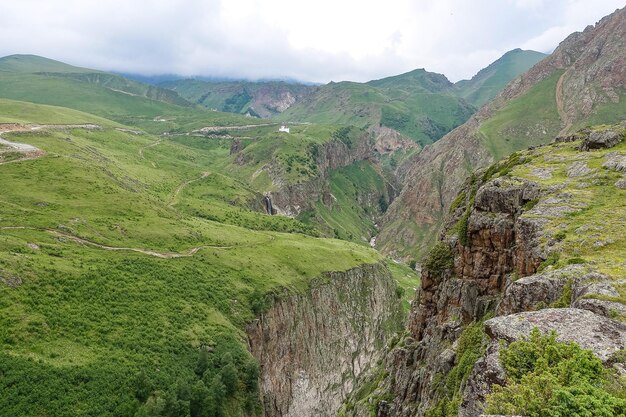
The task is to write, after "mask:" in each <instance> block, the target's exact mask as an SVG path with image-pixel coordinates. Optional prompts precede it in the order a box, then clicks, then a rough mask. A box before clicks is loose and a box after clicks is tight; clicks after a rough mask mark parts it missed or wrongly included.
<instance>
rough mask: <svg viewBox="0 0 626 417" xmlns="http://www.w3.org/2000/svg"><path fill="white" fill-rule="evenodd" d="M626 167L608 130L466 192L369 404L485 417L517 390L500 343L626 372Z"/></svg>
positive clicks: (563, 143)
mask: <svg viewBox="0 0 626 417" xmlns="http://www.w3.org/2000/svg"><path fill="white" fill-rule="evenodd" d="M625 162H626V131H625V129H624V125H621V126H613V127H608V128H607V127H601V128H595V129H586V130H583V131H581V132H578V133H576V134H574V135H571V136H569V137H567V138H560V139H559V141H558V142H557V143H555V144H553V145H549V146H543V147H538V148H533V149H530V150H528V151H525V152H520V153H515V154H513V155H512V156H511V157H510V158H509V159H507V160H505V161H502V162H500V163H498V164H495V165H492V166H491V167H490V168H489V169H487V170H483V171H480V172H478V173H477V174H476V175H474V176H472V177H471V178H470V179H469V180H467V181H466V183H465V186H464V187H463V191H462V192H461V193H460V194H459V195H458V196H457V198H456V200H455V201H454V204H453V205H452V208H451V211H450V214H449V216H448V218H447V221H446V223H445V224H446V229H445V230H446V231H445V232H444V233H443V235H442V238H441V240H440V242H439V243H438V244H437V245H436V246H435V247H434V248H433V250H432V251H431V252H430V253H429V255H428V256H427V257H426V259H425V261H424V264H423V273H422V284H421V288H420V289H419V290H418V292H417V296H416V299H415V301H414V303H413V306H412V311H411V316H410V318H409V322H408V326H407V327H408V328H407V330H408V335H407V337H406V338H405V339H404V340H403V341H402V342H401V343H399V344H398V345H397V346H396V347H395V348H394V349H393V350H392V351H391V352H390V353H389V354H388V355H387V358H386V360H385V365H384V368H385V372H384V374H385V375H386V377H385V378H384V379H383V380H381V381H378V382H377V388H376V390H375V391H374V394H373V395H371V396H370V397H369V398H376V399H378V400H377V403H376V407H375V411H376V413H377V415H378V416H379V417H382V416H407V417H408V416H415V415H418V416H423V415H428V416H434V415H437V416H452V415H455V416H456V415H457V413H458V415H460V416H465V417H476V416H479V415H480V414H481V413H482V411H483V409H484V407H485V401H486V399H487V398H488V396H489V393H490V392H491V390H492V387H493V386H494V384H496V385H506V384H507V381H508V379H507V375H506V372H505V370H504V368H503V366H502V365H501V363H500V360H499V351H500V349H501V348H502V344H501V343H502V342H504V343H510V342H513V341H516V340H521V339H523V338H524V337H527V336H528V335H529V334H530V332H531V330H532V329H533V328H538V329H539V330H540V331H542V332H543V333H547V332H550V331H555V332H556V333H557V339H558V340H561V341H567V342H575V343H577V344H578V345H580V346H581V347H582V348H584V349H590V350H591V351H592V352H593V354H594V355H595V356H596V357H597V358H599V359H600V360H601V361H602V362H603V363H604V364H605V366H607V367H614V368H615V367H616V369H619V370H621V369H623V367H624V364H623V361H624V359H623V358H622V357H621V356H620V352H621V351H622V350H623V349H624V348H625V347H626V325H625V324H624V317H626V315H625V314H624V313H626V307H625V304H624V300H625V298H624V280H623V277H624V274H625V273H626V264H624V259H626V249H625V248H626V233H625V232H626V230H625V228H626V226H625V225H624V220H625V219H626V206H625V205H624V202H625V201H626V198H625V197H626V194H624V193H625V192H626V191H625V190H624V188H626V187H624V186H623V182H624V178H625V177H624V175H626V174H624V173H625V172H626V168H625V167H626V165H624V164H623V163H625ZM607 219H610V220H609V222H607ZM347 409H348V407H345V408H344V411H347ZM349 409H350V411H349V412H346V414H347V415H366V413H365V412H364V410H365V409H366V407H359V404H358V403H357V406H356V407H355V406H354V403H352V405H351V407H349Z"/></svg>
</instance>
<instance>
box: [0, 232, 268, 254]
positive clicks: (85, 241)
mask: <svg viewBox="0 0 626 417" xmlns="http://www.w3.org/2000/svg"><path fill="white" fill-rule="evenodd" d="M15 229H26V230H36V231H40V232H47V233H50V234H52V235H54V236H57V237H61V238H65V239H68V240H71V241H74V242H76V243H80V244H82V245H88V246H93V247H95V248H98V249H103V250H108V251H124V252H137V253H141V254H144V255H149V256H154V257H157V258H161V259H172V258H188V257H191V256H193V255H195V254H196V253H198V251H200V250H202V249H234V248H241V247H245V246H255V245H257V244H254V245H234V246H233V245H231V246H222V245H201V246H195V247H193V248H191V249H188V250H186V251H183V252H159V251H155V250H151V249H145V248H130V247H124V246H109V245H103V244H101V243H98V242H94V241H93V240H89V239H85V238H82V237H78V236H74V235H72V234H69V233H66V232H62V231H60V230H55V229H46V228H38V227H31V226H2V227H0V230H15ZM271 240H273V236H270V241H271Z"/></svg>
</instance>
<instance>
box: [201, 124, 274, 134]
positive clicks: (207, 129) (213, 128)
mask: <svg viewBox="0 0 626 417" xmlns="http://www.w3.org/2000/svg"><path fill="white" fill-rule="evenodd" d="M278 125H279V123H259V124H256V125H236V126H205V127H203V128H200V129H196V130H192V131H191V133H196V132H200V133H208V132H220V131H223V130H247V129H254V128H255V127H264V126H278Z"/></svg>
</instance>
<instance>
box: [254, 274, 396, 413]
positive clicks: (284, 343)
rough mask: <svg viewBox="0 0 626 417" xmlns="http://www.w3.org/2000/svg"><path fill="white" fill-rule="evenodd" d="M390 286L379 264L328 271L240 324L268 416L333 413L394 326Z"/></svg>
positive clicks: (392, 287) (378, 355) (377, 356)
mask: <svg viewBox="0 0 626 417" xmlns="http://www.w3.org/2000/svg"><path fill="white" fill-rule="evenodd" d="M395 289H396V284H395V282H394V281H393V279H392V277H391V275H390V273H389V271H388V270H387V269H386V268H385V267H384V266H383V265H381V264H374V265H363V266H362V267H359V268H355V269H351V270H349V271H345V272H336V273H329V274H327V275H326V276H325V277H323V279H321V280H320V281H319V282H317V283H316V284H314V285H312V288H311V289H310V290H309V291H308V292H307V293H305V294H301V295H292V296H288V297H287V298H284V299H282V300H280V301H277V302H276V303H275V305H274V306H273V307H272V308H271V309H270V310H269V311H268V312H266V313H265V314H263V315H262V317H261V318H260V319H258V320H257V321H256V322H254V323H252V324H251V325H250V326H249V327H248V337H249V341H250V350H251V352H252V354H253V355H254V357H255V358H256V359H257V360H258V361H259V363H260V365H261V378H260V380H261V392H262V396H263V404H264V408H265V415H266V416H268V417H286V416H289V417H306V416H333V415H335V412H336V411H337V409H338V408H339V406H340V405H341V403H342V401H343V400H344V399H345V397H346V395H347V394H348V393H349V392H350V391H351V390H352V389H353V387H354V385H355V382H356V381H357V379H358V378H359V376H360V375H361V374H362V373H363V372H365V371H367V370H368V369H369V368H370V367H372V366H373V365H374V364H375V363H376V362H377V361H378V360H379V359H380V358H381V357H382V356H383V355H384V349H383V348H384V346H385V344H386V342H387V339H388V338H389V337H390V336H391V335H392V334H394V333H395V332H396V331H397V330H398V329H399V327H400V325H401V316H402V313H401V311H400V304H399V300H398V298H397V295H396V291H395Z"/></svg>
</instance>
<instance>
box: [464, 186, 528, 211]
mask: <svg viewBox="0 0 626 417" xmlns="http://www.w3.org/2000/svg"><path fill="white" fill-rule="evenodd" d="M539 195H540V187H539V184H537V183H536V182H533V181H527V180H520V179H513V178H496V179H494V180H492V181H490V182H488V183H487V184H485V185H483V186H482V187H480V189H479V190H478V192H477V193H476V199H475V203H474V207H476V208H478V209H479V210H482V211H488V212H491V213H515V212H517V211H518V210H519V208H520V207H521V206H522V205H523V204H524V202H526V201H530V200H533V199H535V198H538V197H539Z"/></svg>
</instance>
